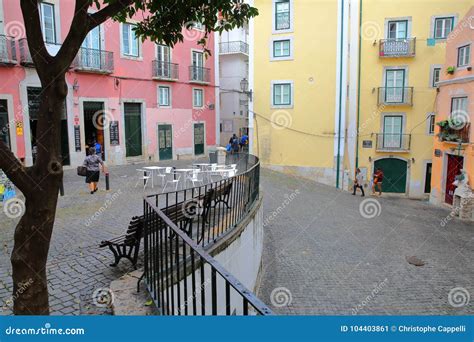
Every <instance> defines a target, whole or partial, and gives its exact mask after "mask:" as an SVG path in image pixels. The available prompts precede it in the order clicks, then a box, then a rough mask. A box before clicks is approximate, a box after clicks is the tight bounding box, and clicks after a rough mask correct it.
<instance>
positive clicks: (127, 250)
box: [99, 216, 144, 269]
mask: <svg viewBox="0 0 474 342" xmlns="http://www.w3.org/2000/svg"><path fill="white" fill-rule="evenodd" d="M143 223H144V220H143V216H140V217H137V216H134V217H133V218H132V220H131V221H130V224H129V226H128V229H127V232H126V233H125V234H124V235H121V236H119V237H116V238H115V239H112V240H106V241H102V242H101V243H100V246H99V247H100V248H104V247H109V249H110V250H111V251H112V253H113V254H114V257H115V262H114V263H113V264H110V266H113V267H115V266H117V265H118V263H119V261H120V259H122V258H126V259H128V260H130V261H131V262H132V265H133V267H134V268H135V269H136V268H137V261H138V252H139V251H140V241H141V239H142V236H143Z"/></svg>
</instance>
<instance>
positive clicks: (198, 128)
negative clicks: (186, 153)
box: [194, 123, 204, 155]
mask: <svg viewBox="0 0 474 342" xmlns="http://www.w3.org/2000/svg"><path fill="white" fill-rule="evenodd" d="M201 154H204V124H202V123H198V124H194V155H201Z"/></svg>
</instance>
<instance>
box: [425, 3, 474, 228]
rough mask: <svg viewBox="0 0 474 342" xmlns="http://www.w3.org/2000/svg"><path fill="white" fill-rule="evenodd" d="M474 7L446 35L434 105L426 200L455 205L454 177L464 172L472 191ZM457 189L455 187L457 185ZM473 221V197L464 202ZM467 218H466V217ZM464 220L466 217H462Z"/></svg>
mask: <svg viewBox="0 0 474 342" xmlns="http://www.w3.org/2000/svg"><path fill="white" fill-rule="evenodd" d="M473 44H474V7H473V8H471V10H470V11H469V13H468V14H467V15H466V16H465V17H464V19H462V20H461V21H460V22H459V23H458V25H457V26H456V27H455V28H454V30H453V31H452V32H451V34H450V35H449V36H448V39H447V43H446V61H445V63H444V65H443V66H442V72H441V77H440V81H439V82H438V83H437V86H438V87H439V94H438V98H437V106H436V124H435V136H434V153H433V156H432V158H433V174H432V181H431V184H432V189H431V196H430V201H431V202H432V203H435V204H449V205H452V204H453V203H454V202H455V190H456V188H457V187H456V184H453V183H455V181H456V176H459V175H460V174H461V173H462V170H464V171H465V173H466V175H467V178H468V182H469V188H470V189H471V194H472V191H473V189H474V124H473V123H474V100H473V99H474V73H473V71H472V67H473V66H474V57H473V52H472V49H473ZM458 187H459V186H458ZM467 201H468V202H469V205H470V212H469V213H470V217H469V218H470V219H472V220H474V216H473V215H474V197H472V198H470V199H468V200H467ZM468 216H469V215H468ZM466 218H467V217H466Z"/></svg>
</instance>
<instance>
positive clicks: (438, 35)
mask: <svg viewBox="0 0 474 342" xmlns="http://www.w3.org/2000/svg"><path fill="white" fill-rule="evenodd" d="M453 28H454V17H444V18H436V19H435V22H434V34H433V38H435V39H446V38H448V35H449V34H450V33H451V31H452V30H453Z"/></svg>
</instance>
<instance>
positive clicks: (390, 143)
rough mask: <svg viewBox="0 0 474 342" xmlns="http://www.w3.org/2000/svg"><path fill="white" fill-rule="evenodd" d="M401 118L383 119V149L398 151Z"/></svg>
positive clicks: (401, 127)
mask: <svg viewBox="0 0 474 342" xmlns="http://www.w3.org/2000/svg"><path fill="white" fill-rule="evenodd" d="M402 130H403V117H402V116H399V115H387V116H385V117H384V119H383V147H384V148H393V149H399V148H401V147H402Z"/></svg>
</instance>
